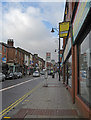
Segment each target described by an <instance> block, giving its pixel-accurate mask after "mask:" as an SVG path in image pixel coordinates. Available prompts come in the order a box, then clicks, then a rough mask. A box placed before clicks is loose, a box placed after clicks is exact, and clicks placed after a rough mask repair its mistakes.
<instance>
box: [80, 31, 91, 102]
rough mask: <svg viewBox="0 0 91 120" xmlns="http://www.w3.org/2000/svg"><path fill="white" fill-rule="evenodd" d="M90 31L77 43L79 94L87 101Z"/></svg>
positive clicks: (90, 80)
mask: <svg viewBox="0 0 91 120" xmlns="http://www.w3.org/2000/svg"><path fill="white" fill-rule="evenodd" d="M89 38H90V33H89V34H88V35H87V36H86V38H85V39H84V40H83V42H82V43H81V44H80V45H79V94H80V96H81V97H82V98H83V100H85V101H86V102H87V103H90V104H91V101H89V97H90V92H89V91H90V89H91V44H90V42H91V40H90V39H89Z"/></svg>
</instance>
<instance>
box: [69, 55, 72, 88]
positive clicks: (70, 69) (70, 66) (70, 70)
mask: <svg viewBox="0 0 91 120" xmlns="http://www.w3.org/2000/svg"><path fill="white" fill-rule="evenodd" d="M68 85H69V86H70V87H72V55H71V56H70V57H69V59H68Z"/></svg>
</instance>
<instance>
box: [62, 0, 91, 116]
mask: <svg viewBox="0 0 91 120" xmlns="http://www.w3.org/2000/svg"><path fill="white" fill-rule="evenodd" d="M90 18H91V4H90V2H89V1H84V2H81V0H79V2H75V1H74V2H68V1H66V4H65V11H64V21H70V27H69V31H68V35H67V37H66V38H64V39H63V55H62V59H63V63H62V73H63V83H64V84H65V85H66V87H67V88H68V90H69V92H70V93H71V95H72V101H73V103H75V104H77V105H78V107H79V109H80V111H81V113H82V115H83V117H85V118H91V100H90V99H91V92H90V91H91V40H90V39H91V21H90Z"/></svg>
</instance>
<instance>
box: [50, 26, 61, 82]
mask: <svg viewBox="0 0 91 120" xmlns="http://www.w3.org/2000/svg"><path fill="white" fill-rule="evenodd" d="M54 29H55V30H56V31H57V32H58V35H59V31H58V28H52V30H51V32H55V31H54ZM58 53H59V61H58V63H59V81H60V36H59V52H58Z"/></svg>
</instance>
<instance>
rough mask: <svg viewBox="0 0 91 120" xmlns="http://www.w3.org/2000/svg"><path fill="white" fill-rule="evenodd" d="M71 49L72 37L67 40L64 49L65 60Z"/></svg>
mask: <svg viewBox="0 0 91 120" xmlns="http://www.w3.org/2000/svg"><path fill="white" fill-rule="evenodd" d="M70 49H71V37H69V38H68V41H67V44H66V48H65V50H64V55H63V57H64V58H63V59H64V61H65V60H66V58H67V56H68V54H69V52H70Z"/></svg>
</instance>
